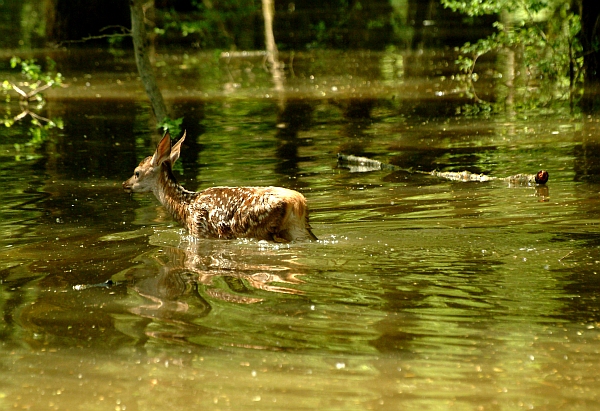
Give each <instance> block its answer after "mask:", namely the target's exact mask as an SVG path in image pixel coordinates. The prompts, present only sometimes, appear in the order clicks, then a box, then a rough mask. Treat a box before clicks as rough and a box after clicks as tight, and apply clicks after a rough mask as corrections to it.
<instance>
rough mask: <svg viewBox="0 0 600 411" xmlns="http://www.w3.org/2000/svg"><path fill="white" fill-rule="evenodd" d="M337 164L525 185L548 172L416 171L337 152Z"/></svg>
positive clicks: (356, 169) (539, 181) (544, 179)
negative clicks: (505, 174)
mask: <svg viewBox="0 0 600 411" xmlns="http://www.w3.org/2000/svg"><path fill="white" fill-rule="evenodd" d="M337 157H338V164H340V165H341V166H342V167H344V168H348V169H349V170H350V172H351V173H364V172H369V171H381V170H384V171H385V170H388V171H405V172H408V173H419V174H428V175H431V176H435V177H439V178H445V179H447V180H452V181H475V182H486V181H493V180H499V181H507V182H508V183H510V184H518V185H527V184H546V183H547V182H548V178H549V174H548V172H547V171H546V170H540V171H538V172H537V173H536V174H515V175H512V176H508V177H492V176H488V175H485V174H476V173H471V172H469V171H460V172H453V171H448V172H446V171H437V170H434V171H430V172H427V171H417V170H412V169H403V168H400V167H397V166H394V165H392V164H386V163H382V162H381V161H377V160H372V159H370V158H367V157H359V156H353V155H345V154H338V156H337Z"/></svg>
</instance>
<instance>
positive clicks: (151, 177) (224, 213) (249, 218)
mask: <svg viewBox="0 0 600 411" xmlns="http://www.w3.org/2000/svg"><path fill="white" fill-rule="evenodd" d="M184 140H185V132H184V133H183V137H181V139H180V140H179V141H178V142H177V143H176V144H175V145H173V147H171V136H170V135H169V133H168V132H167V133H166V134H165V136H164V137H163V138H162V140H161V141H160V143H158V147H157V148H156V151H155V152H154V155H152V156H149V157H146V158H145V159H144V160H142V162H141V163H140V164H139V166H137V167H136V169H135V171H134V173H133V176H132V177H131V178H130V179H129V180H127V181H125V182H124V183H123V189H124V190H125V191H127V192H130V193H132V192H133V193H145V192H149V191H152V192H153V193H154V195H155V196H156V198H158V201H160V202H161V204H162V205H163V206H164V207H165V208H166V209H167V211H169V213H170V214H171V215H172V216H173V218H174V219H175V220H177V221H178V222H179V223H180V224H181V225H183V226H184V227H185V228H186V229H187V230H188V231H189V233H190V234H191V235H193V236H195V237H201V238H220V239H233V238H256V239H258V240H269V241H275V242H288V241H293V240H316V239H317V237H315V235H314V234H313V233H312V231H311V227H310V225H309V223H308V209H307V206H306V199H305V198H304V196H303V195H302V194H300V193H299V192H297V191H294V190H288V189H286V188H282V187H212V188H207V189H206V190H204V191H199V192H195V191H189V190H186V189H185V188H183V187H182V186H181V185H179V184H178V183H177V180H176V179H175V176H174V175H173V170H172V167H173V164H175V162H176V161H177V159H178V158H179V153H180V150H181V144H182V143H183V141H184Z"/></svg>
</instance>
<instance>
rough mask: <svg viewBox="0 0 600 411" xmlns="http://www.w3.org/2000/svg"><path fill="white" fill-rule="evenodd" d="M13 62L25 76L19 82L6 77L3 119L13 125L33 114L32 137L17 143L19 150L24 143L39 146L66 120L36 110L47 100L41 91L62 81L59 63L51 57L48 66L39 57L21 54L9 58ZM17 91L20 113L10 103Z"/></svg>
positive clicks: (26, 145) (58, 84)
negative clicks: (50, 132) (20, 56)
mask: <svg viewBox="0 0 600 411" xmlns="http://www.w3.org/2000/svg"><path fill="white" fill-rule="evenodd" d="M10 66H11V68H13V69H17V68H18V69H19V70H20V75H21V77H22V78H23V79H24V80H23V81H20V82H13V81H9V80H3V81H2V83H1V90H2V92H3V93H4V95H5V98H4V103H5V110H4V115H3V118H0V123H1V124H4V126H5V127H12V126H13V125H14V124H15V123H16V122H18V121H21V120H23V119H25V118H27V117H29V118H30V123H29V129H28V134H29V135H30V137H31V138H30V140H29V141H28V142H27V143H25V144H17V145H16V148H17V150H20V149H21V148H22V147H34V148H38V147H40V146H41V145H42V144H43V143H44V142H45V141H46V140H47V139H48V136H49V130H50V129H53V128H59V129H62V128H63V127H64V124H63V122H62V120H61V119H60V118H55V119H50V118H46V117H43V116H41V115H39V114H37V113H36V111H39V110H41V109H42V108H43V107H44V105H45V101H44V98H43V94H42V92H43V91H44V90H47V89H49V88H51V87H58V86H62V85H63V77H62V74H61V73H58V72H56V70H55V69H56V63H55V62H54V61H53V60H52V59H50V58H48V59H47V60H46V68H45V69H44V68H43V67H42V66H41V65H39V64H38V63H37V62H36V60H34V59H29V60H22V59H21V58H19V57H13V58H11V60H10ZM13 94H16V95H17V96H18V97H19V110H20V112H19V114H17V115H14V113H13V108H14V105H11V104H10V103H11V95H13Z"/></svg>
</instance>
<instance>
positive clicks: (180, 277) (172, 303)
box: [125, 243, 302, 319]
mask: <svg viewBox="0 0 600 411" xmlns="http://www.w3.org/2000/svg"><path fill="white" fill-rule="evenodd" d="M202 247H212V246H210V245H208V246H206V245H200V244H199V243H190V244H187V246H186V247H185V248H179V247H171V246H163V247H161V251H160V252H159V253H156V252H154V251H153V252H151V253H149V254H144V255H142V256H141V257H140V258H138V261H140V262H142V263H143V264H142V267H139V266H138V267H134V268H132V269H130V270H129V271H128V272H127V273H126V274H125V277H126V279H127V282H128V283H129V284H130V288H132V289H133V290H135V292H136V293H137V294H139V295H140V296H142V297H144V298H145V299H147V300H149V301H151V303H149V304H143V305H138V306H135V307H131V308H130V311H131V312H133V313H134V314H137V315H141V316H149V317H153V318H155V317H161V318H163V319H175V318H176V317H181V316H182V315H183V316H186V314H192V315H193V316H194V317H195V318H198V316H203V315H207V314H208V313H209V312H210V310H211V305H210V303H208V302H207V299H217V300H221V301H226V302H232V303H238V304H252V303H257V302H261V301H263V300H264V298H263V297H261V296H256V295H253V294H255V293H256V292H257V291H258V290H261V291H268V292H275V293H284V294H302V291H300V290H298V289H295V288H291V287H290V286H291V285H297V284H301V283H302V281H301V280H300V279H298V278H297V276H298V275H299V273H298V272H292V270H291V269H290V267H287V266H282V265H266V264H261V263H259V264H253V263H252V262H248V260H247V259H240V258H237V257H239V256H232V255H231V254H228V253H227V251H223V250H221V251H217V252H215V251H214V250H206V249H200V248H202ZM236 252H239V250H237V251H236ZM240 260H243V261H244V262H240ZM157 267H158V274H157V272H156V269H157ZM278 284H287V285H289V286H285V285H278Z"/></svg>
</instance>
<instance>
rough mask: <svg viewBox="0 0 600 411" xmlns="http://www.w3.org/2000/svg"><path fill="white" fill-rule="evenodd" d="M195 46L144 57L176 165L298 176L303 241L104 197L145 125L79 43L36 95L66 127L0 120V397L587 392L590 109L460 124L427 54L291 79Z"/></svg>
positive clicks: (354, 399)
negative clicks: (356, 163)
mask: <svg viewBox="0 0 600 411" xmlns="http://www.w3.org/2000/svg"><path fill="white" fill-rule="evenodd" d="M58 57H60V56H58ZM67 57H68V56H67ZM67 57H64V56H63V58H64V60H65V61H67V60H68V58H67ZM200 57H202V56H195V57H188V58H187V59H186V58H183V57H181V56H177V55H173V56H162V57H161V58H162V60H160V59H159V60H160V61H165V62H166V64H164V65H160V64H159V66H160V67H162V68H161V71H160V73H161V77H160V78H162V79H163V80H162V81H163V83H162V84H163V88H164V90H165V94H166V95H167V96H168V101H169V103H170V104H171V105H172V107H173V108H174V111H175V112H176V114H177V115H185V123H184V125H185V127H186V129H187V130H188V139H186V145H185V146H184V148H183V151H182V156H181V160H180V161H181V166H180V168H179V170H178V174H179V176H180V181H181V182H182V183H183V184H184V185H185V186H186V187H187V188H190V189H201V188H204V187H208V186H211V185H225V184H228V185H282V186H285V187H288V188H293V189H297V190H300V191H301V192H303V193H304V195H305V196H306V197H307V199H308V202H309V205H310V208H311V223H312V225H313V228H314V232H315V234H316V235H317V236H318V237H319V241H318V242H313V243H298V244H289V245H287V244H283V245H280V244H271V243H262V242H257V241H252V240H251V241H248V240H232V241H205V240H194V239H190V238H188V237H187V236H186V235H185V233H184V232H183V231H182V230H181V229H180V228H179V227H178V226H177V225H175V224H174V223H173V222H172V220H171V218H170V217H169V216H167V215H166V214H165V212H164V210H163V209H162V208H161V206H160V205H159V204H158V203H157V202H156V200H155V199H154V198H152V197H151V196H148V195H134V196H133V197H132V196H129V195H127V194H125V193H124V192H122V189H121V182H122V181H123V180H125V179H126V178H128V177H129V176H130V174H131V172H132V171H133V168H134V167H135V165H136V164H137V162H138V161H139V160H140V159H141V158H143V157H145V156H146V155H149V154H151V153H152V151H153V149H154V147H155V144H156V141H157V139H158V136H157V135H154V134H152V132H151V131H150V127H151V126H152V123H151V121H150V117H149V112H150V110H149V107H148V105H147V104H146V102H145V101H144V95H143V93H142V91H141V88H140V86H139V84H138V83H136V82H135V74H134V73H132V70H133V65H132V62H131V61H130V60H128V59H126V58H115V59H116V60H118V62H119V64H120V66H119V68H117V69H111V70H110V71H108V69H105V68H104V67H103V66H102V64H106V56H100V57H98V56H96V55H92V57H90V58H88V59H87V60H86V61H87V62H88V63H89V64H90V65H91V66H92V67H93V66H94V64H92V63H93V61H94V59H97V60H98V61H99V62H100V63H102V64H99V67H100V68H98V69H95V71H94V70H90V69H89V67H83V66H73V67H71V68H68V69H67V70H65V75H66V76H67V80H68V81H70V86H69V88H67V89H65V90H59V91H53V92H52V93H50V94H49V101H48V103H47V104H46V106H45V107H44V108H43V109H42V110H41V111H40V112H39V113H40V114H41V115H44V116H49V117H60V118H62V120H63V122H64V124H65V128H64V130H61V131H56V130H54V131H51V132H50V133H49V134H48V136H46V137H45V138H42V139H41V140H39V141H38V142H35V141H34V143H35V144H34V145H27V144H26V143H27V142H28V141H30V140H31V135H29V134H28V133H29V132H30V131H29V128H28V127H27V123H26V122H22V123H18V124H17V125H15V126H13V127H12V128H4V129H1V130H0V155H1V157H2V161H1V162H0V187H1V188H2V190H1V194H0V199H1V201H0V204H1V205H0V232H1V233H2V235H1V236H0V255H1V257H0V293H1V297H0V307H1V310H2V320H0V335H1V341H2V343H1V345H0V352H1V355H0V378H1V380H2V381H3V383H2V385H0V404H1V405H2V408H6V409H13V408H14V409H40V410H42V409H44V410H46V409H72V410H76V409H85V410H96V409H97V410H108V409H110V410H154V409H156V410H163V409H178V408H182V409H183V408H185V409H214V410H219V409H223V410H227V409H231V410H245V409H272V410H280V409H289V410H296V409H297V410H301V409H326V410H335V409H344V410H354V409H355V410H367V409H378V410H388V409H389V410H397V409H404V410H446V409H455V410H474V409H475V410H479V409H481V410H514V409H542V410H555V409H565V410H588V409H589V410H593V409H596V407H597V404H598V401H599V398H598V397H599V395H600V394H599V393H600V381H599V378H600V376H599V374H598V371H597V370H598V369H599V365H600V354H599V350H600V334H599V332H598V327H600V313H599V306H598V303H597V301H596V298H597V297H596V295H597V294H598V289H599V287H600V286H599V285H598V284H599V281H598V271H599V269H600V251H599V245H600V237H599V236H598V234H597V231H598V223H599V221H600V220H599V213H600V211H598V210H599V209H600V208H599V207H598V200H599V195H598V191H599V190H598V188H599V186H598V178H597V173H596V170H597V165H596V164H597V163H598V159H597V147H598V143H599V142H598V137H599V134H598V127H599V122H600V118H597V117H586V116H565V115H558V114H557V115H547V116H535V117H532V118H521V117H515V118H510V117H504V118H495V119H477V118H475V119H469V118H465V117H460V116H454V115H453V113H454V112H455V109H456V107H457V106H459V105H460V104H462V103H463V101H462V100H461V99H460V98H457V97H455V95H454V94H452V90H453V88H454V87H455V86H456V85H455V84H453V83H452V82H450V81H447V80H442V79H440V76H442V75H446V74H447V73H446V72H445V71H444V72H441V71H440V70H442V68H443V67H445V66H446V65H445V64H444V63H443V61H444V60H443V58H442V57H443V56H441V57H440V56H429V57H427V58H423V59H422V60H420V61H413V62H411V60H410V59H409V58H408V57H406V58H405V59H404V60H403V62H404V63H403V64H404V65H402V66H401V65H399V64H398V63H397V60H396V62H394V63H393V64H392V63H391V61H392V60H390V56H389V55H388V54H385V53H383V54H375V53H369V54H354V55H353V54H336V53H332V54H330V55H327V54H325V55H316V56H315V55H313V56H304V57H302V56H297V57H296V59H295V63H294V75H293V76H292V75H291V72H290V71H289V68H288V71H287V72H286V75H287V76H288V78H287V82H286V90H288V92H287V93H284V94H278V93H277V92H276V91H274V90H273V87H272V84H271V79H270V77H269V74H268V72H266V71H264V69H263V68H262V65H261V61H262V60H261V58H260V57H258V58H254V59H252V58H249V59H237V60H235V59H232V60H231V61H230V62H229V63H226V62H225V61H223V60H222V59H221V60H219V61H217V62H209V63H207V64H204V65H203V64H200V62H201V61H202V60H201V58H200ZM409 57H410V56H409ZM119 59H120V60H119ZM194 59H196V60H194ZM58 60H60V58H59V59H58ZM357 61H360V62H361V64H360V65H357V64H356V62H357ZM175 62H176V63H177V64H175ZM423 62H425V63H427V64H424V65H423V64H422V63H423ZM63 64H66V63H63ZM399 67H401V68H402V67H403V68H402V70H399ZM450 69H451V67H450V68H448V69H444V70H450ZM162 73H164V74H165V75H164V76H162ZM407 73H413V74H411V75H408V74H407ZM414 73H416V74H414ZM311 76H313V77H312V78H311ZM75 79H76V80H75ZM117 80H118V81H117ZM87 83H89V85H88V84H87ZM317 86H318V87H317ZM342 87H344V88H343V89H342ZM324 88H325V91H324ZM323 93H324V94H323ZM97 95H98V96H99V97H97ZM10 107H11V108H12V109H13V110H17V109H18V108H16V107H15V106H14V105H13V106H10ZM338 152H343V153H347V154H357V155H364V156H368V157H370V158H375V159H378V160H380V161H384V162H390V163H393V164H395V165H397V166H399V167H402V168H404V169H414V170H433V169H438V170H453V171H460V170H469V171H472V172H478V173H486V174H489V175H492V176H499V177H504V176H508V175H511V174H517V173H534V172H536V171H537V170H539V169H546V170H548V171H549V173H550V181H549V182H548V184H547V185H546V186H545V187H528V186H517V187H511V186H509V185H508V183H506V182H502V181H492V182H487V183H462V182H455V181H448V180H444V179H441V178H436V177H432V176H427V175H423V174H416V173H409V172H405V171H393V172H390V171H377V172H368V173H352V172H350V170H348V169H345V168H341V167H338V165H337V162H336V154H337V153H338ZM107 282H108V283H107Z"/></svg>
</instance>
